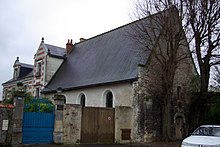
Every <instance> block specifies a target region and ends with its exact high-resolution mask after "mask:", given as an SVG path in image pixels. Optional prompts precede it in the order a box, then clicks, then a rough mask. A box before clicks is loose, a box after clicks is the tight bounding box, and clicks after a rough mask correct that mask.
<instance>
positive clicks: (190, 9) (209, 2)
mask: <svg viewBox="0 0 220 147" xmlns="http://www.w3.org/2000/svg"><path fill="white" fill-rule="evenodd" d="M173 5H174V6H176V8H177V9H178V11H179V20H180V21H182V26H183V29H184V31H185V33H186V34H187V39H188V43H190V44H191V46H192V47H193V48H192V49H191V50H192V52H195V54H196V60H197V62H198V67H199V73H200V97H201V98H204V99H206V97H207V93H208V85H209V79H210V69H211V67H212V66H215V65H218V64H220V54H219V50H220V1H219V0H140V1H138V2H137V3H136V15H135V18H138V19H140V18H143V17H145V16H148V15H150V14H153V13H156V12H159V11H162V10H165V9H168V8H170V7H171V6H173ZM161 14H163V13H161ZM170 17H171V18H172V17H173V16H171V15H170ZM161 18H162V19H161ZM158 20H159V21H158ZM152 22H153V23H156V24H154V25H152V24H153V23H152V24H151V26H147V27H150V28H151V29H146V28H144V27H142V28H141V27H140V28H139V30H141V32H142V34H141V33H140V34H141V35H143V34H145V37H143V36H142V37H141V36H136V38H139V39H140V38H141V39H146V40H148V41H146V42H147V43H148V45H146V44H147V43H146V42H145V45H146V46H145V48H146V49H150V48H151V49H152V48H155V47H157V48H158V50H157V52H154V55H155V58H156V59H157V60H158V63H160V64H161V67H162V69H163V74H162V85H163V86H162V87H163V89H162V91H163V97H164V103H163V107H164V110H163V112H164V114H163V116H164V117H165V116H166V115H168V113H169V112H168V111H169V110H168V109H170V108H169V107H170V106H169V101H170V99H169V97H170V95H171V94H172V90H171V87H172V81H173V76H174V73H175V72H174V71H175V70H176V67H177V66H176V65H178V64H177V63H178V61H181V60H182V59H184V58H185V55H183V56H182V58H180V57H179V56H178V54H176V52H177V51H178V48H179V47H180V46H181V44H180V42H181V39H182V38H181V37H179V38H178V36H179V35H180V34H181V33H180V32H179V33H178V31H176V30H178V29H177V28H176V27H175V26H171V25H170V24H169V22H173V20H172V19H171V21H169V20H166V16H162V17H160V18H157V19H156V20H153V21H152ZM145 26H146V25H145ZM143 28H144V29H143ZM155 28H160V29H161V30H163V33H160V34H158V30H157V29H155ZM173 28H175V31H173ZM155 30H157V31H155ZM179 30H181V28H179ZM143 32H145V33H143ZM174 32H175V33H174ZM159 35H160V37H158V36H159ZM161 35H162V38H163V39H165V40H166V42H167V46H166V48H167V49H166V51H167V53H168V54H167V55H166V56H164V55H165V54H164V52H161V51H162V50H161V49H164V44H163V45H162V44H161V43H160V40H158V39H157V38H161ZM166 35H167V36H166ZM152 36H153V37H152ZM180 36H182V35H180ZM147 38H151V39H150V40H149V39H147ZM149 42H152V44H151V46H150V45H149ZM140 43H143V41H140ZM143 44H144V43H143ZM179 59H181V60H179ZM165 109H167V110H165ZM166 113H167V114H166ZM166 118H168V120H166V119H165V120H163V125H164V126H163V136H166V137H167V136H170V135H169V134H165V131H166V132H169V130H170V129H169V128H166V127H165V125H169V124H170V123H169V119H170V118H169V117H166ZM199 118H200V116H199V115H198V119H199ZM197 121H199V120H197Z"/></svg>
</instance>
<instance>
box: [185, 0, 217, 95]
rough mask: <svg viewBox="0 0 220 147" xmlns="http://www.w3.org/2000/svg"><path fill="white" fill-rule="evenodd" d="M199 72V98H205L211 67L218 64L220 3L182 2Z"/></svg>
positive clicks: (195, 0) (197, 0)
mask: <svg viewBox="0 0 220 147" xmlns="http://www.w3.org/2000/svg"><path fill="white" fill-rule="evenodd" d="M184 5H185V7H186V10H187V11H186V21H187V22H188V23H189V26H188V27H189V28H190V30H191V33H192V35H193V38H194V42H193V43H194V48H195V52H196V56H197V61H198V65H199V70H200V76H201V78H200V81H201V87H200V93H201V95H200V96H201V98H206V97H207V92H208V85H209V79H210V69H211V67H212V66H215V65H217V64H220V54H219V50H220V1H219V0H184Z"/></svg>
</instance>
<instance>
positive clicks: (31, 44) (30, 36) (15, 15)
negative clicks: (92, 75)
mask: <svg viewBox="0 0 220 147" xmlns="http://www.w3.org/2000/svg"><path fill="white" fill-rule="evenodd" d="M0 3H1V5H0V83H1V84H2V83H3V82H6V81H7V80H9V79H10V78H12V72H13V64H14V61H15V59H16V57H17V56H18V57H20V61H21V62H24V63H29V64H33V57H34V54H35V52H36V50H37V48H38V46H39V44H40V41H41V38H42V37H44V38H45V43H48V44H52V45H57V46H61V47H65V44H66V43H67V40H68V39H73V42H78V41H79V38H81V37H83V38H90V37H93V36H96V35H98V34H101V33H104V32H106V31H109V30H111V29H114V28H117V27H119V26H121V25H124V24H127V23H128V22H130V18H129V12H130V10H131V8H132V1H131V0H0ZM1 98H2V86H0V99H1Z"/></svg>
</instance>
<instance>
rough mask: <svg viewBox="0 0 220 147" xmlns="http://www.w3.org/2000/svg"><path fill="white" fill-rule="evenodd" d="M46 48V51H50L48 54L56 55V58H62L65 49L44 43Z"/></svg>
mask: <svg viewBox="0 0 220 147" xmlns="http://www.w3.org/2000/svg"><path fill="white" fill-rule="evenodd" d="M44 45H45V47H46V48H47V52H50V54H49V55H50V56H53V57H57V58H64V55H65V49H64V48H62V47H58V46H54V45H50V44H44Z"/></svg>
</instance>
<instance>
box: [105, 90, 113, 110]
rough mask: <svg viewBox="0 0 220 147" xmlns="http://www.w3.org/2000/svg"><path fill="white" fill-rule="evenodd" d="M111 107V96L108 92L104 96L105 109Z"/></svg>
mask: <svg viewBox="0 0 220 147" xmlns="http://www.w3.org/2000/svg"><path fill="white" fill-rule="evenodd" d="M112 106H113V94H112V92H110V91H109V92H108V93H107V94H106V107H109V108H112Z"/></svg>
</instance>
